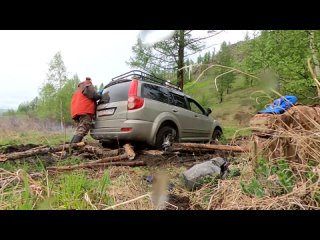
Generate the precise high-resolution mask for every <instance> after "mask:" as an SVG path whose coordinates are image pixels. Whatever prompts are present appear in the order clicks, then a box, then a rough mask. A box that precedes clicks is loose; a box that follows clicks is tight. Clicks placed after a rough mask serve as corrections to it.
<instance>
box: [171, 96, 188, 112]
mask: <svg viewBox="0 0 320 240" xmlns="http://www.w3.org/2000/svg"><path fill="white" fill-rule="evenodd" d="M171 94H172V96H173V99H172V100H173V102H172V103H171V104H173V105H174V106H177V107H181V108H185V109H188V107H187V104H186V100H185V98H184V96H181V95H178V94H175V93H171Z"/></svg>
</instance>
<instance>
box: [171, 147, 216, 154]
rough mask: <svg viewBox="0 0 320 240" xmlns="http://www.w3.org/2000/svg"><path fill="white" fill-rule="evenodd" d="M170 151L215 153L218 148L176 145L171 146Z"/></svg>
mask: <svg viewBox="0 0 320 240" xmlns="http://www.w3.org/2000/svg"><path fill="white" fill-rule="evenodd" d="M170 151H172V152H179V153H200V154H201V153H202V154H203V153H214V152H216V151H217V150H216V149H209V148H182V147H179V148H178V147H174V148H171V149H170Z"/></svg>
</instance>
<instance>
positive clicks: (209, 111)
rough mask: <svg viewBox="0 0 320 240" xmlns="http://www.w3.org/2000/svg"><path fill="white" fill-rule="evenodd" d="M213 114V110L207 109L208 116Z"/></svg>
mask: <svg viewBox="0 0 320 240" xmlns="http://www.w3.org/2000/svg"><path fill="white" fill-rule="evenodd" d="M211 113H212V110H211V108H208V109H207V116H209V115H210V114H211Z"/></svg>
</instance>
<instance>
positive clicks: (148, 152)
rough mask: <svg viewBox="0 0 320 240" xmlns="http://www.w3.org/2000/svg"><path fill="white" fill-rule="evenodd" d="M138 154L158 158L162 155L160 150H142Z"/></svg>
mask: <svg viewBox="0 0 320 240" xmlns="http://www.w3.org/2000/svg"><path fill="white" fill-rule="evenodd" d="M140 153H141V154H143V155H152V156H159V155H163V154H164V152H163V151H160V150H142V151H140Z"/></svg>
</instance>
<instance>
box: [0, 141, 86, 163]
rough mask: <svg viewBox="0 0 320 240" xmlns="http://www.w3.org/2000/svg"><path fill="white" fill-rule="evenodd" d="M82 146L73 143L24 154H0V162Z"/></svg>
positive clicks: (82, 144) (31, 150)
mask: <svg viewBox="0 0 320 240" xmlns="http://www.w3.org/2000/svg"><path fill="white" fill-rule="evenodd" d="M83 146H85V143H84V142H80V143H73V144H64V145H60V146H55V147H44V148H36V149H30V150H27V151H24V152H15V153H9V154H1V155H0V162H5V161H8V160H16V159H20V158H26V157H31V156H34V155H42V154H46V153H53V152H60V151H62V150H64V149H66V148H69V147H71V148H79V147H83Z"/></svg>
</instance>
